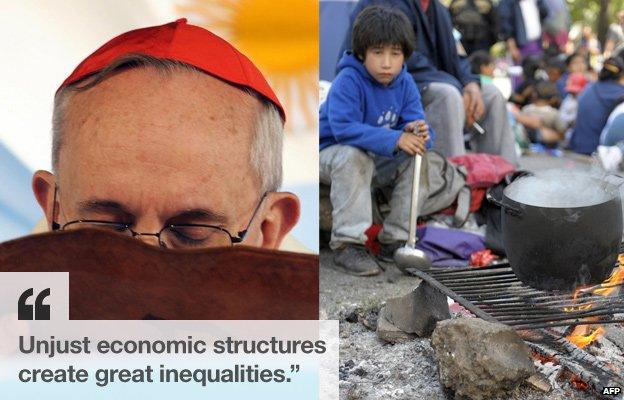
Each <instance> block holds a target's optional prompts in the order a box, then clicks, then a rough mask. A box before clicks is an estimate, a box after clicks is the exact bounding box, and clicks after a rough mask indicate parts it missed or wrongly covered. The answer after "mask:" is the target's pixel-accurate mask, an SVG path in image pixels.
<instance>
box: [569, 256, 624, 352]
mask: <svg viewBox="0 0 624 400" xmlns="http://www.w3.org/2000/svg"><path fill="white" fill-rule="evenodd" d="M618 262H619V264H620V265H619V266H618V267H617V268H616V269H615V270H614V271H613V273H611V276H610V277H609V279H607V280H606V281H604V282H602V283H601V284H600V285H597V286H592V287H590V286H584V287H581V288H578V289H576V290H575V291H574V296H573V297H572V299H573V300H574V303H577V301H578V299H579V296H580V295H581V294H585V293H588V292H591V293H592V294H593V295H597V296H605V297H606V296H610V295H611V294H613V292H614V291H616V290H618V289H619V287H620V285H621V284H622V282H624V254H622V255H620V256H619V257H618ZM590 308H592V303H590V304H584V305H582V306H572V307H564V309H563V311H565V312H573V311H586V310H589V309H590ZM586 320H587V322H591V321H592V320H596V318H587V319H586ZM604 332H605V330H604V328H603V327H602V326H598V327H596V328H593V326H592V325H578V326H577V327H576V328H574V330H573V331H572V333H571V334H570V335H568V336H566V339H568V340H569V341H570V342H572V343H574V344H575V345H576V346H577V347H578V348H580V349H582V348H583V347H585V346H587V345H589V344H590V343H592V342H593V341H594V340H596V339H598V338H599V337H601V336H602V335H603V334H604Z"/></svg>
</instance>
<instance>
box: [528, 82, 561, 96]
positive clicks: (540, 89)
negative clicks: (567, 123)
mask: <svg viewBox="0 0 624 400" xmlns="http://www.w3.org/2000/svg"><path fill="white" fill-rule="evenodd" d="M533 93H535V98H536V99H538V100H547V101H551V100H553V99H556V98H558V97H559V91H558V90H557V85H555V84H554V83H552V82H549V81H542V80H540V81H539V82H537V83H536V84H535V86H534V89H533Z"/></svg>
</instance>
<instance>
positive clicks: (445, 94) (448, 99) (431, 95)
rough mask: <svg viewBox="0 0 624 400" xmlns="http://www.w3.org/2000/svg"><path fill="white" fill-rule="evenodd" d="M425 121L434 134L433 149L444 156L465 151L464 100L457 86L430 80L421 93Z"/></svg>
mask: <svg viewBox="0 0 624 400" xmlns="http://www.w3.org/2000/svg"><path fill="white" fill-rule="evenodd" d="M422 102H423V106H424V107H425V116H426V118H427V123H428V124H429V126H431V127H432V128H433V131H434V132H435V134H436V138H435V141H434V143H433V149H434V150H437V151H439V152H440V153H442V154H443V155H444V156H445V157H452V156H459V155H463V154H465V152H466V149H465V146H464V123H465V112H464V100H463V98H462V95H461V93H460V92H459V90H457V88H456V87H455V86H453V85H450V84H448V83H441V82H432V83H430V84H429V87H428V88H427V90H425V91H424V92H423V93H422Z"/></svg>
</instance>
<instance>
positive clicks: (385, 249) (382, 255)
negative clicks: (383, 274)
mask: <svg viewBox="0 0 624 400" xmlns="http://www.w3.org/2000/svg"><path fill="white" fill-rule="evenodd" d="M404 245H405V243H401V242H394V243H381V249H380V250H379V254H378V255H377V259H379V260H380V261H383V262H387V263H393V262H394V252H395V251H396V250H397V249H398V248H401V247H403V246H404Z"/></svg>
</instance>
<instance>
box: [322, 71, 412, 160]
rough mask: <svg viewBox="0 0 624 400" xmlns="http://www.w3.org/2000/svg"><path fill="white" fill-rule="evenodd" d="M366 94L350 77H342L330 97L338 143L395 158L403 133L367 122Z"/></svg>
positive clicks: (330, 118)
mask: <svg viewBox="0 0 624 400" xmlns="http://www.w3.org/2000/svg"><path fill="white" fill-rule="evenodd" d="M363 95H364V94H363V93H362V92H361V89H360V88H359V87H358V85H357V84H356V83H355V81H354V80H353V78H352V77H350V76H346V75H343V76H340V75H339V76H338V77H337V78H336V79H335V80H334V83H333V84H332V88H331V90H330V92H329V94H328V96H327V100H325V101H326V103H327V104H326V107H327V119H328V122H329V125H330V127H331V131H332V133H333V135H334V138H335V139H336V141H337V142H338V143H340V144H345V145H350V146H354V147H358V148H361V149H363V150H366V151H370V152H373V153H375V154H379V155H383V156H387V157H391V156H392V155H393V154H394V153H395V151H396V150H397V142H398V140H399V138H400V137H401V135H402V134H403V132H402V131H401V130H394V129H389V128H384V127H379V126H373V125H369V124H366V123H365V122H364V111H363V101H364V99H363Z"/></svg>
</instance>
